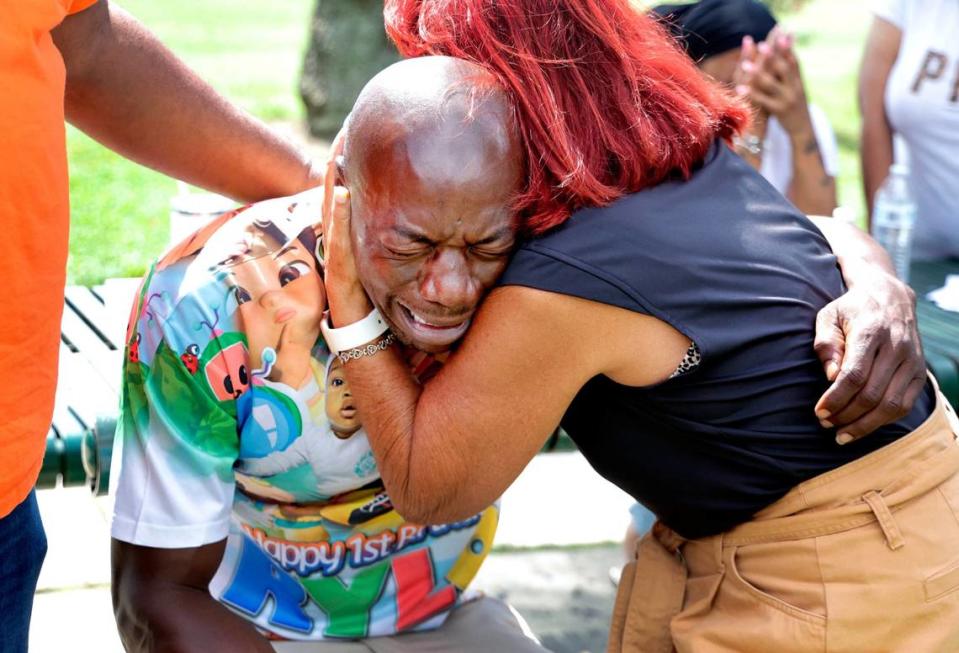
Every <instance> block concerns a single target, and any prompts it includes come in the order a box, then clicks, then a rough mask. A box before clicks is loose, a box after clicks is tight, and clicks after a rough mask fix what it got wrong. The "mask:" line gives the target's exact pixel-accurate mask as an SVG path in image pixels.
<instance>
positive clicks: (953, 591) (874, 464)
mask: <svg viewBox="0 0 959 653" xmlns="http://www.w3.org/2000/svg"><path fill="white" fill-rule="evenodd" d="M955 433H956V426H955V414H954V413H953V412H952V409H951V408H949V405H948V402H947V401H946V400H945V399H944V398H943V397H942V396H941V395H939V396H938V397H937V405H936V409H935V411H934V412H933V414H932V415H931V416H930V417H929V419H928V420H926V422H924V423H923V424H922V425H921V426H920V427H919V428H918V429H916V430H915V431H914V432H912V433H910V434H909V435H907V436H906V437H904V438H902V439H901V440H898V441H897V442H894V443H893V444H891V445H889V446H886V447H884V448H882V449H880V450H879V451H876V452H874V453H872V454H870V455H868V456H865V457H863V458H860V459H859V460H856V461H854V462H852V463H849V464H848V465H844V466H843V467H840V468H838V469H835V470H833V471H831V472H828V473H826V474H823V475H821V476H817V477H815V478H813V479H810V480H809V481H806V482H804V483H802V484H800V485H798V486H796V487H795V488H793V489H792V490H791V491H790V492H789V493H788V494H787V495H786V496H785V497H783V498H782V499H780V500H779V501H777V502H776V503H774V504H772V505H771V506H769V507H767V508H765V509H764V510H762V511H761V512H760V513H759V514H757V515H756V518H755V519H754V520H753V521H750V522H747V523H745V524H741V525H740V526H737V527H736V528H734V529H732V530H731V531H728V532H726V533H723V534H720V535H716V536H712V537H708V538H703V539H700V540H693V541H684V540H682V538H680V537H679V536H678V535H676V534H675V533H673V532H672V531H670V530H669V529H668V528H666V527H664V526H663V525H661V524H657V525H656V526H654V529H653V531H652V533H650V534H649V535H647V536H646V537H645V538H644V539H643V541H642V542H641V543H640V544H639V547H638V551H637V560H636V561H635V562H634V563H631V565H632V568H628V569H626V570H624V572H623V580H622V581H621V583H620V591H619V593H618V595H617V598H616V607H615V609H614V614H613V623H612V626H611V632H610V642H609V649H608V650H609V651H610V652H619V651H629V652H641V653H670V652H671V651H678V652H679V653H687V652H695V653H718V652H720V651H723V652H729V653H751V652H755V653H769V652H775V653H790V652H796V653H810V652H813V651H816V652H828V653H838V652H849V653H882V652H884V651H889V652H895V653H900V652H901V653H938V652H944V653H949V652H955V651H959V445H957V443H956V435H955Z"/></svg>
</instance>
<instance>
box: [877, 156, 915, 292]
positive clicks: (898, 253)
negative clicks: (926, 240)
mask: <svg viewBox="0 0 959 653" xmlns="http://www.w3.org/2000/svg"><path fill="white" fill-rule="evenodd" d="M915 224H916V203H915V201H913V199H912V194H911V193H910V192H909V168H908V167H907V166H905V165H902V164H901V163H895V164H893V165H892V166H891V167H890V168H889V176H888V177H886V181H885V182H884V183H883V185H882V187H881V188H880V189H879V191H878V192H877V193H876V203H875V205H874V206H873V210H872V236H873V238H875V239H876V240H877V241H878V242H879V244H880V245H882V246H883V248H885V250H886V252H888V254H889V257H890V258H891V259H892V263H893V265H895V266H896V276H898V277H899V278H900V279H901V280H903V281H906V282H908V281H909V260H910V253H911V249H912V230H913V227H914V226H915Z"/></svg>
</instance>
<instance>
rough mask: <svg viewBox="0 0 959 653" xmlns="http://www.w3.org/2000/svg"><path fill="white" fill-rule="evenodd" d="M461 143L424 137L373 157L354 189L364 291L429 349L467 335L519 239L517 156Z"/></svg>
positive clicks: (399, 328) (411, 340)
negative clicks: (514, 207)
mask: <svg viewBox="0 0 959 653" xmlns="http://www.w3.org/2000/svg"><path fill="white" fill-rule="evenodd" d="M457 138H458V141H457V145H458V146H457V147H451V146H449V145H450V144H449V143H446V144H444V143H443V140H442V138H436V139H432V140H431V139H422V140H421V141H419V142H414V143H411V144H409V145H408V146H407V147H405V148H394V149H393V151H392V152H388V153H386V155H385V156H378V157H372V158H371V161H370V163H369V165H368V167H367V169H366V173H365V175H364V181H363V184H362V186H363V187H362V189H360V192H356V191H355V190H353V189H351V190H353V192H351V198H352V200H351V202H352V215H353V219H352V223H353V232H352V236H353V246H354V251H355V253H356V259H357V267H358V270H359V274H360V277H361V281H362V282H363V286H364V287H365V289H366V292H367V294H368V295H369V296H370V299H371V300H372V302H373V304H374V305H375V306H376V307H377V308H378V309H379V310H380V312H381V313H382V314H383V316H384V317H385V318H386V319H387V320H388V321H389V322H390V324H391V326H392V328H393V330H394V332H395V333H396V335H397V336H398V337H399V338H400V339H401V340H403V341H404V342H406V343H407V344H410V345H413V346H414V347H416V348H417V349H420V350H423V351H427V352H441V351H445V350H447V349H448V348H449V347H450V345H452V344H453V343H454V342H455V341H456V340H458V339H459V338H461V337H462V336H463V334H464V333H465V332H466V329H467V328H468V327H469V324H470V320H471V319H472V317H473V314H474V313H475V311H476V308H477V306H478V305H479V303H480V300H481V299H482V297H483V296H484V294H485V293H486V291H488V290H489V289H490V288H491V287H492V286H493V284H494V283H495V282H496V280H497V279H498V278H499V276H500V274H502V272H503V270H504V269H505V267H506V263H507V261H508V259H509V255H510V253H511V251H512V248H513V245H514V242H515V237H516V230H515V223H514V220H513V216H512V214H511V212H510V210H509V203H510V200H511V199H512V198H513V197H514V196H515V193H516V192H517V191H518V188H519V181H520V165H519V163H518V161H517V160H516V158H515V155H512V154H506V153H504V152H505V150H504V149H503V148H501V147H495V146H493V145H491V144H489V143H486V144H484V143H483V142H482V139H474V140H471V139H470V138H469V137H468V136H467V137H463V136H458V137H457ZM464 141H465V142H464ZM474 141H478V142H474Z"/></svg>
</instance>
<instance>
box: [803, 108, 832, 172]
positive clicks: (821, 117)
mask: <svg viewBox="0 0 959 653" xmlns="http://www.w3.org/2000/svg"><path fill="white" fill-rule="evenodd" d="M809 118H810V120H811V121H812V129H813V132H815V134H816V143H817V144H818V145H819V156H820V157H822V166H823V168H824V169H825V171H826V174H827V175H829V176H830V177H838V176H839V145H838V144H837V143H836V132H834V131H833V129H832V125H831V124H830V123H829V118H828V117H826V113H825V112H824V111H823V110H822V109H820V108H819V107H817V106H816V105H815V104H810V105H809Z"/></svg>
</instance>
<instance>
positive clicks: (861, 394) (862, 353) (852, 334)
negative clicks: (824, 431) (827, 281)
mask: <svg viewBox="0 0 959 653" xmlns="http://www.w3.org/2000/svg"><path fill="white" fill-rule="evenodd" d="M813 220H814V221H815V222H816V226H818V227H819V229H820V231H822V232H823V235H825V236H826V240H828V241H829V244H830V246H831V247H832V248H833V251H834V253H835V254H836V258H837V259H838V261H839V266H840V268H841V270H842V275H843V279H844V280H845V282H846V286H847V287H848V288H849V291H848V292H847V293H846V294H845V295H843V296H841V297H839V298H838V299H836V300H834V301H833V302H830V303H829V304H827V305H826V306H825V307H823V309H822V310H821V311H820V312H819V315H818V316H817V320H816V341H815V347H816V353H817V354H818V355H819V359H820V360H821V361H822V363H823V366H824V367H825V370H826V377H827V378H828V379H829V380H830V381H833V383H832V385H831V386H830V387H829V388H828V389H827V390H826V393H825V394H824V395H823V396H822V398H821V399H820V400H819V402H818V403H817V404H816V415H817V416H818V417H819V418H820V420H822V421H823V425H824V426H826V427H833V426H835V427H836V429H837V430H836V433H837V441H839V442H840V444H845V443H846V442H849V441H852V440H855V439H858V438H860V437H862V436H864V435H867V434H868V433H871V432H872V431H874V430H875V429H877V428H879V427H880V426H882V425H884V424H888V423H890V422H893V421H895V420H897V419H900V418H902V417H904V416H905V415H907V414H908V413H909V411H910V410H912V406H913V404H914V403H915V401H916V399H917V398H918V397H919V393H920V392H921V391H922V389H923V387H924V386H925V383H926V363H925V358H924V356H923V352H922V341H921V340H920V338H919V327H918V323H917V321H916V294H915V293H914V292H913V291H912V289H911V288H910V287H909V286H907V285H906V284H904V283H903V282H902V281H900V280H899V279H897V278H896V272H895V269H894V268H893V266H892V262H891V261H890V260H889V256H888V255H887V254H886V252H885V250H883V249H882V247H880V246H879V245H878V244H877V243H876V241H874V240H873V239H872V238H870V237H869V236H867V235H866V234H864V233H863V232H862V231H860V230H859V229H857V228H856V227H853V226H852V225H848V224H843V223H841V222H839V221H837V220H832V219H829V218H813ZM843 436H848V437H843Z"/></svg>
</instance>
